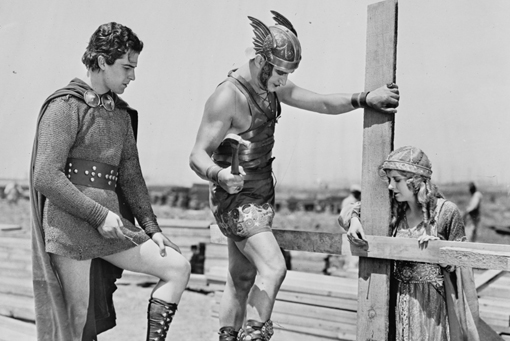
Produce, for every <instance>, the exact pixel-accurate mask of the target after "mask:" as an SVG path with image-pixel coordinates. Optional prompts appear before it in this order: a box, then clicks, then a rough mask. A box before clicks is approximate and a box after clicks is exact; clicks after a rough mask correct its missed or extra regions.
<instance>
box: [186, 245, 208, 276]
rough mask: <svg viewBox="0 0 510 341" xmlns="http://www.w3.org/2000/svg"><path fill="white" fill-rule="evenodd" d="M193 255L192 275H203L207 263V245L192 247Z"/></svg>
mask: <svg viewBox="0 0 510 341" xmlns="http://www.w3.org/2000/svg"><path fill="white" fill-rule="evenodd" d="M191 253H192V254H191V259H190V261H189V263H190V265H191V273H192V274H203V273H204V263H205V243H199V244H198V245H196V244H195V245H191Z"/></svg>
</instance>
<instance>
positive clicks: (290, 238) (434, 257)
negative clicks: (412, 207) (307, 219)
mask: <svg viewBox="0 0 510 341" xmlns="http://www.w3.org/2000/svg"><path fill="white" fill-rule="evenodd" d="M273 233H274V235H275V237H276V240H277V241H278V243H279V245H280V246H281V247H282V248H284V249H286V250H294V251H306V252H321V253H329V254H336V255H352V256H360V257H369V258H374V259H381V260H386V259H396V260H408V261H415V262H425V263H436V264H443V263H444V264H450V265H456V266H466V267H471V268H477V269H492V270H504V271H510V245H503V244H487V243H468V242H451V241H444V240H433V241H430V242H429V243H428V246H427V248H425V249H421V248H420V246H419V245H418V241H417V240H416V239H411V238H394V237H383V236H367V241H368V249H367V250H365V249H361V248H357V247H355V246H353V245H351V244H350V243H349V241H348V240H347V236H346V235H345V234H340V233H326V232H320V233H318V232H308V231H291V230H280V229H273ZM211 242H212V243H216V244H227V238H226V237H225V236H224V235H223V234H222V233H221V231H220V229H219V228H218V225H211Z"/></svg>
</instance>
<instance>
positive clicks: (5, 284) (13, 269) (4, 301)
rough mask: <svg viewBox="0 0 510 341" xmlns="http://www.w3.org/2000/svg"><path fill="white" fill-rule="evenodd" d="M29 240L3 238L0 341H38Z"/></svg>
mask: <svg viewBox="0 0 510 341" xmlns="http://www.w3.org/2000/svg"><path fill="white" fill-rule="evenodd" d="M31 256H32V254H31V250H30V239H29V238H28V236H27V235H23V234H19V233H17V232H14V231H13V232H9V233H6V232H3V233H1V234H0V302H1V303H0V330H1V333H0V341H3V340H6V341H11V340H27V341H32V340H34V341H35V340H36V337H35V335H36V332H35V324H34V322H33V321H34V320H35V317H34V316H35V314H34V303H33V295H34V294H33V289H32V264H31Z"/></svg>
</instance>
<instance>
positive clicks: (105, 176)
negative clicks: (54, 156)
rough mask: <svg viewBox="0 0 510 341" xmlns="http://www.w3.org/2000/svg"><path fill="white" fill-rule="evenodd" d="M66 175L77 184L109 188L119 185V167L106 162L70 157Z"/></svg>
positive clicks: (113, 188) (112, 188)
mask: <svg viewBox="0 0 510 341" xmlns="http://www.w3.org/2000/svg"><path fill="white" fill-rule="evenodd" d="M65 172H66V176H67V178H68V179H69V180H70V181H71V182H72V183H73V184H75V185H81V186H88V187H95V188H100V189H109V190H112V191H114V190H115V187H117V180H118V177H119V167H117V166H112V165H109V164H106V163H101V162H95V161H89V160H83V159H75V158H69V159H67V162H66V169H65Z"/></svg>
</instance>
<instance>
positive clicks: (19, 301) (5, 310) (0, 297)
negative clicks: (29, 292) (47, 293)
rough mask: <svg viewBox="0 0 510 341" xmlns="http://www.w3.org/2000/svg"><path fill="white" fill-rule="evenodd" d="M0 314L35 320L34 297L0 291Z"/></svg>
mask: <svg viewBox="0 0 510 341" xmlns="http://www.w3.org/2000/svg"><path fill="white" fill-rule="evenodd" d="M0 302H1V304H0V315H2V316H7V317H14V318H18V319H23V320H27V321H35V308H34V299H33V298H32V297H28V296H19V295H8V294H2V293H0Z"/></svg>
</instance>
